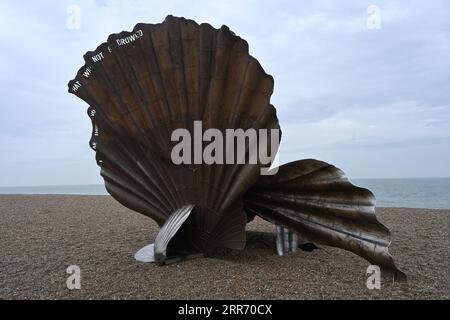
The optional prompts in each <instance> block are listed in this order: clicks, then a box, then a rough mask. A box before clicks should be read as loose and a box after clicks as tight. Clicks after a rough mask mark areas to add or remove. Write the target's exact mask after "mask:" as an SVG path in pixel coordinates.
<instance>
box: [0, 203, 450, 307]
mask: <svg viewBox="0 0 450 320" xmlns="http://www.w3.org/2000/svg"><path fill="white" fill-rule="evenodd" d="M377 217H378V219H379V220H380V221H381V222H382V223H383V224H385V225H386V226H387V227H388V228H389V229H390V230H391V232H392V244H391V247H390V251H391V254H392V255H393V256H394V259H395V261H396V264H397V266H398V267H399V268H400V269H401V270H402V271H403V272H405V273H406V275H407V276H408V282H407V283H398V282H395V283H392V281H390V279H386V278H383V279H382V283H381V288H380V289H372V290H370V289H368V288H367V286H366V280H367V277H368V276H367V275H366V270H367V267H368V266H369V263H368V262H367V261H365V260H364V259H362V258H360V257H358V256H356V255H354V254H352V253H350V252H346V251H344V250H341V249H337V248H332V247H326V246H321V247H319V249H317V250H314V251H312V252H306V251H302V250H300V249H299V250H298V251H297V252H295V253H289V254H287V255H285V256H283V257H279V256H277V254H276V250H275V227H274V225H273V224H270V223H268V222H266V221H264V220H261V219H259V218H256V219H255V220H254V221H252V222H251V223H250V224H248V225H247V247H246V249H245V250H243V251H230V250H218V251H217V252H213V253H211V254H209V255H208V256H207V257H205V258H197V259H193V260H189V261H183V262H181V263H177V264H171V265H167V266H162V267H161V266H157V265H154V264H151V263H142V262H137V261H136V260H135V259H134V253H135V252H136V251H137V250H138V249H140V248H142V247H143V246H145V245H147V244H149V243H151V242H152V240H153V239H154V238H155V236H156V234H157V232H158V226H157V225H156V223H154V222H153V221H152V220H151V219H149V218H147V217H145V216H143V215H140V214H138V213H136V212H133V211H131V210H129V209H127V208H125V207H123V206H122V205H120V204H119V203H118V202H116V201H115V200H114V199H113V198H111V197H110V196H84V195H83V196H81V195H79V196H78V195H0V221H1V223H0V299H449V298H450V272H449V270H450V263H449V261H450V234H449V233H450V210H432V209H408V208H377ZM71 265H76V266H78V267H79V268H80V271H81V288H80V289H74V290H69V289H68V288H67V285H66V280H67V278H68V277H69V274H67V272H66V269H67V268H68V267H69V266H71Z"/></svg>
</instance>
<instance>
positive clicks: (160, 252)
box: [155, 204, 195, 265]
mask: <svg viewBox="0 0 450 320" xmlns="http://www.w3.org/2000/svg"><path fill="white" fill-rule="evenodd" d="M194 207H195V205H193V204H189V205H185V206H183V207H181V208H179V209H177V210H175V212H174V213H173V214H172V215H171V216H170V217H169V218H168V219H167V220H166V222H165V223H164V224H163V226H162V227H161V229H160V230H159V233H158V235H157V236H156V239H155V262H156V264H158V265H163V264H164V263H165V261H166V259H167V247H168V245H169V243H170V240H172V238H173V237H174V236H175V234H176V233H177V231H178V230H179V229H180V228H181V226H182V225H183V223H184V222H186V220H187V218H188V217H189V215H190V214H191V212H192V210H193V209H194Z"/></svg>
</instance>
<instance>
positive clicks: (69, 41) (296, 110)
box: [0, 0, 450, 186]
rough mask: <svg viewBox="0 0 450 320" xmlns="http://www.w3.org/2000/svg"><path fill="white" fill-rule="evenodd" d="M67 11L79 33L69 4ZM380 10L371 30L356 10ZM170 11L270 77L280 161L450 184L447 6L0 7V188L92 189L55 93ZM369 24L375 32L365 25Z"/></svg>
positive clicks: (78, 110) (433, 1)
mask: <svg viewBox="0 0 450 320" xmlns="http://www.w3.org/2000/svg"><path fill="white" fill-rule="evenodd" d="M71 4H74V5H78V6H79V8H80V10H81V15H80V18H81V20H80V22H81V23H80V29H74V30H72V29H69V28H68V27H67V19H68V17H69V15H68V13H67V8H68V6H69V5H71ZM370 5H376V6H378V7H379V8H380V13H381V14H380V17H381V20H379V21H380V27H381V28H380V29H370V28H368V27H367V19H368V18H369V19H370V16H371V15H370V14H368V13H367V8H368V7H369V6H370ZM168 14H173V15H176V16H184V17H186V18H191V19H194V20H196V21H197V22H199V23H200V22H209V23H210V24H212V25H213V26H214V27H216V28H218V27H220V26H221V25H222V24H226V25H228V26H229V27H230V28H231V30H233V31H234V32H235V33H236V34H238V35H240V36H241V37H243V38H244V39H246V40H247V41H248V42H249V45H250V53H251V54H252V55H253V56H255V57H256V58H257V59H258V60H259V61H260V62H261V64H262V65H263V67H264V69H265V70H266V72H268V73H270V74H271V75H273V76H274V78H275V92H274V94H273V96H272V103H273V104H274V105H275V106H276V107H277V110H278V116H279V118H280V122H281V126H282V129H283V139H282V145H281V151H280V162H281V163H285V162H288V161H291V160H295V159H299V158H317V159H321V160H325V161H328V162H330V163H332V164H335V165H336V166H338V167H340V168H341V169H343V170H344V171H345V172H346V173H347V175H348V176H349V177H350V178H376V177H378V178H383V177H448V176H450V90H449V84H450V2H449V1H444V0H443V1H438V0H428V1H394V0H389V1H378V0H371V1H365V0H362V1H361V0H358V1H356V0H354V1H294V0H291V1H279V0H278V1H261V0H258V1H256V0H255V1H244V0H240V1H233V2H232V1H224V0H221V1H186V0H180V1H170V0H164V1H106V0H104V1H76V0H71V1H5V0H3V1H1V3H0V37H1V40H0V49H1V50H0V52H1V59H0V64H1V73H0V88H1V95H0V119H1V121H0V124H1V125H0V186H21V185H53V184H88V183H101V182H102V180H101V177H100V175H99V168H98V167H97V165H96V163H95V160H94V152H93V151H92V150H91V149H90V148H89V147H88V140H89V138H90V135H91V129H92V128H91V124H90V121H89V119H88V117H87V115H86V109H87V107H88V106H87V105H86V104H85V103H84V102H83V101H82V100H80V99H78V98H76V97H75V96H73V95H70V94H69V93H67V82H68V81H69V80H70V79H72V78H73V77H74V76H75V74H76V72H77V70H78V69H79V68H80V67H81V66H82V64H83V58H82V56H83V54H84V53H85V52H86V51H88V50H93V49H95V48H96V47H97V45H98V44H100V43H101V42H103V41H105V40H106V38H107V37H108V35H109V34H111V33H116V32H119V31H122V30H131V29H132V28H133V26H134V25H135V24H136V23H138V22H146V23H158V22H161V21H163V20H164V18H165V16H166V15H168ZM372 26H373V25H372Z"/></svg>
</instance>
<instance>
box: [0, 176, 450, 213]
mask: <svg viewBox="0 0 450 320" xmlns="http://www.w3.org/2000/svg"><path fill="white" fill-rule="evenodd" d="M351 181H352V183H353V184H355V185H357V186H360V187H364V188H368V189H370V190H371V191H372V192H373V193H374V194H375V197H376V199H377V206H378V207H404V208H430V209H450V178H406V179H352V180H351ZM0 194H71V195H107V194H108V193H107V191H106V189H105V187H104V186H103V185H100V184H89V185H66V186H62V185H61V186H33V187H31V186H30V187H0Z"/></svg>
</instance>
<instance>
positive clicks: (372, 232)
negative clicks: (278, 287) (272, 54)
mask: <svg viewBox="0 0 450 320" xmlns="http://www.w3.org/2000/svg"><path fill="white" fill-rule="evenodd" d="M84 59H85V62H86V63H85V65H84V66H83V67H82V68H81V69H80V70H79V71H78V73H77V76H76V77H75V79H74V80H72V81H70V82H69V92H71V93H73V94H75V95H77V96H78V97H80V98H81V99H83V100H84V101H86V102H87V103H88V104H89V105H90V107H89V108H88V115H89V116H90V117H91V119H92V124H93V134H92V138H91V141H90V145H91V147H92V148H93V149H94V150H95V151H96V160H97V163H98V165H99V166H100V167H101V175H102V176H103V178H104V180H105V186H106V189H107V190H108V192H109V193H110V194H111V195H112V196H113V197H114V198H115V199H116V200H118V201H119V202H120V203H122V204H123V205H125V206H126V207H128V208H131V209H133V210H135V211H137V212H140V213H142V214H144V215H146V216H149V217H150V218H152V219H154V220H155V221H156V222H157V223H158V224H159V225H160V227H161V230H160V232H159V234H158V236H157V238H156V240H155V244H154V249H152V250H154V254H155V260H156V262H157V263H160V264H163V263H165V262H166V259H167V258H168V257H174V256H182V255H187V254H193V253H201V252H204V251H206V250H208V249H210V248H215V247H226V248H233V249H243V248H244V246H245V225H246V223H247V221H248V220H250V218H251V217H252V216H253V215H255V214H256V215H260V216H261V217H263V218H265V219H267V220H270V221H274V222H276V223H278V224H282V225H286V226H289V227H291V228H294V229H295V230H297V231H299V232H302V236H304V237H307V238H311V239H313V240H314V241H318V242H322V243H326V244H329V245H335V246H338V247H341V248H344V249H348V250H351V251H353V252H355V253H357V254H359V255H361V256H363V257H365V258H366V259H368V260H370V261H375V262H379V263H380V265H382V266H384V267H386V268H388V269H391V270H394V271H396V272H398V273H400V272H399V271H398V270H397V269H396V267H395V265H394V264H393V262H392V258H391V257H390V255H389V253H388V249H387V248H388V245H389V240H388V236H389V234H388V230H387V229H386V228H385V227H384V226H382V225H381V224H380V223H379V222H378V221H377V220H376V218H375V215H374V199H373V195H372V194H371V193H370V191H368V190H365V189H361V188H357V187H354V186H352V185H351V184H350V183H349V182H348V181H346V180H345V181H344V178H343V175H342V174H340V171H338V169H336V168H334V167H333V168H334V169H335V170H333V169H330V168H331V166H329V165H327V164H324V163H323V162H315V160H311V161H306V162H302V161H299V162H294V163H291V164H288V165H285V166H281V167H280V172H279V173H278V174H276V175H274V176H264V177H262V178H260V169H261V167H262V164H261V162H260V161H259V160H260V159H258V161H257V163H256V164H221V163H214V164H195V163H198V162H195V161H192V162H191V163H194V164H175V163H174V162H173V161H172V159H171V152H172V150H173V147H174V145H175V142H173V141H172V139H171V136H172V133H173V132H174V130H176V129H180V128H183V129H186V130H187V131H188V132H189V133H190V134H192V135H196V134H198V133H196V128H195V122H196V121H202V130H203V131H205V130H207V129H210V128H214V129H218V130H220V132H225V130H226V129H243V130H247V129H249V128H253V129H256V130H258V129H279V125H278V119H277V117H276V111H275V108H274V107H273V106H272V105H271V104H270V96H271V94H272V92H273V79H272V77H271V76H270V75H268V74H266V73H265V72H264V70H263V69H262V67H261V66H260V64H259V63H258V61H257V60H256V59H255V58H253V57H252V56H250V55H249V52H248V44H247V42H246V41H245V40H243V39H241V38H240V37H238V36H236V35H235V34H234V33H233V32H231V31H230V30H229V28H228V27H226V26H222V27H221V28H220V29H218V30H217V29H214V28H213V27H211V26H210V25H208V24H201V25H198V24H197V23H195V22H194V21H192V20H186V19H184V18H176V17H173V16H168V17H167V18H166V19H165V21H164V22H163V23H161V24H137V25H136V26H135V28H134V29H133V31H132V32H121V33H119V34H113V35H111V36H109V38H108V40H107V42H105V43H103V44H101V45H100V46H99V47H98V48H97V49H96V50H95V51H93V52H88V53H86V54H85V56H84ZM203 131H202V132H203ZM269 133H270V131H269ZM270 138H271V137H270ZM270 138H269V139H270ZM226 143H229V141H227V142H226ZM251 150H252V149H251V148H249V147H247V149H246V156H247V157H248V156H249V154H250V153H251V152H252V151H251ZM194 157H195V156H194ZM192 160H195V159H192ZM324 168H325V169H324ZM326 168H328V169H326ZM327 170H328V171H327ZM337 172H339V173H337ZM244 203H245V210H244ZM246 211H247V212H246ZM319 240H321V241H319ZM152 248H153V247H152Z"/></svg>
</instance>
